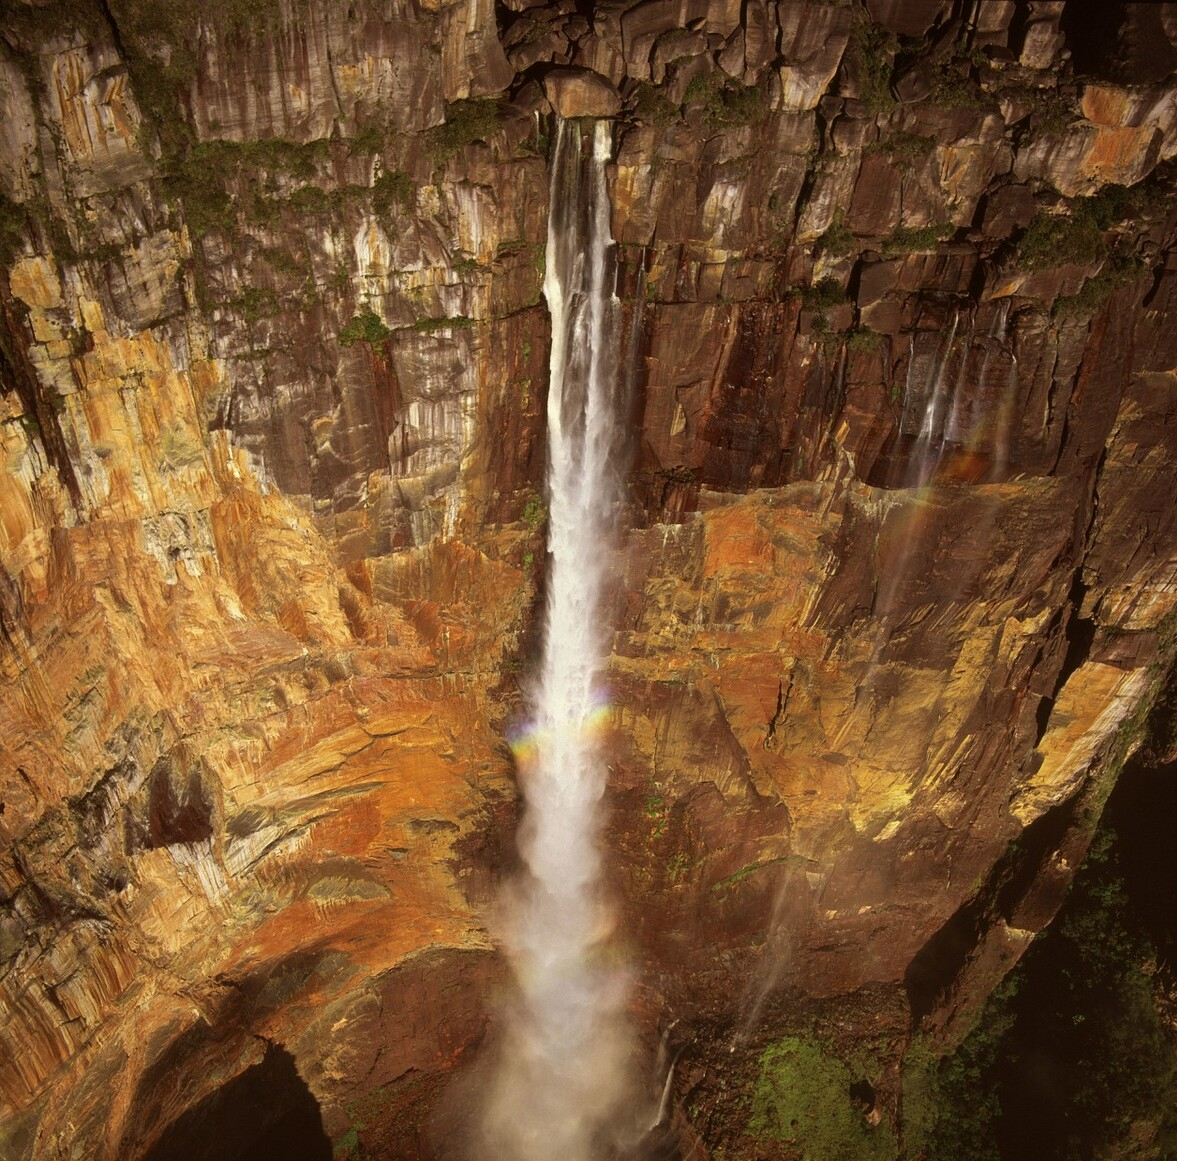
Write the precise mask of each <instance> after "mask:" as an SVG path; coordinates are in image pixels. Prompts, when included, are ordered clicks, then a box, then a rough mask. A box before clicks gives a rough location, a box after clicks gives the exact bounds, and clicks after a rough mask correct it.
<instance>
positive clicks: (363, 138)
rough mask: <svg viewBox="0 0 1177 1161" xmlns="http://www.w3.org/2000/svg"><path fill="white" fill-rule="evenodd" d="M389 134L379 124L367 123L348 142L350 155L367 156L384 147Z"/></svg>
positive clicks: (378, 151)
mask: <svg viewBox="0 0 1177 1161" xmlns="http://www.w3.org/2000/svg"><path fill="white" fill-rule="evenodd" d="M386 136H387V134H386V133H385V131H384V130H383V129H382V128H381V127H380V126H379V125H365V126H364V128H363V129H361V130H360V131H359V132H358V133H357V134H356V135H355V136H354V137H353V138H352V139H351V140H350V141H349V142H348V143H347V152H348V156H349V157H367V156H369V155H371V154H374V153H380V152H381V151H382V150H383V149H384V140H385V137H386Z"/></svg>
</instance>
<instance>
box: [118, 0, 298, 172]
mask: <svg viewBox="0 0 1177 1161" xmlns="http://www.w3.org/2000/svg"><path fill="white" fill-rule="evenodd" d="M109 12H110V16H111V18H112V19H113V21H114V23H115V24H116V26H117V27H118V33H119V41H120V44H121V47H122V49H123V53H124V55H125V59H126V61H127V67H128V70H129V72H130V74H131V80H132V82H133V84H134V88H135V97H136V99H137V101H138V103H139V107H140V108H141V109H142V110H143V113H144V115H145V117H146V118H147V121H148V123H149V124H150V125H151V126H153V127H154V129H155V131H156V132H157V133H158V135H159V140H160V146H161V148H162V150H163V153H164V156H165V157H174V156H180V155H182V154H183V152H184V150H185V149H186V147H187V146H189V145H190V144H191V142H192V137H191V131H190V129H189V127H188V122H187V120H186V118H185V116H184V113H183V111H182V109H181V107H180V91H181V89H182V88H184V87H185V86H186V85H188V84H190V83H191V81H192V80H193V78H194V77H195V75H196V64H197V45H198V44H199V41H200V30H201V28H202V27H204V28H213V29H216V30H217V32H218V34H219V35H220V36H221V37H224V38H228V39H238V40H240V39H243V38H246V37H248V36H250V35H251V34H252V33H253V32H255V31H257V30H259V29H264V28H268V27H270V26H272V25H273V24H274V23H275V22H276V21H277V20H278V18H279V14H280V5H279V0H208V2H207V3H204V4H190V3H188V2H187V0H110V3H109Z"/></svg>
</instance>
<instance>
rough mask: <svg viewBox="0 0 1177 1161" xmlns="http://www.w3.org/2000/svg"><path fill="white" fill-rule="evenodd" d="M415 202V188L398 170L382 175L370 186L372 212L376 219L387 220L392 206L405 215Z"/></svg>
mask: <svg viewBox="0 0 1177 1161" xmlns="http://www.w3.org/2000/svg"><path fill="white" fill-rule="evenodd" d="M416 202H417V187H416V186H415V185H413V180H412V178H410V177H409V175H408V174H407V173H402V172H401V171H400V170H399V169H393V170H390V171H389V172H387V173H382V174H381V175H380V176H379V177H378V178H377V179H376V181H375V182H374V183H373V185H372V210H373V211H374V213H375V214H376V216H377V217H378V218H387V217H388V216H389V215H390V214H391V213H392V210H393V207H394V206H396V207H399V208H400V210H401V211H402V212H403V213H406V214H407V213H408V212H409V211H410V210H412V208H413V206H414V205H415V204H416Z"/></svg>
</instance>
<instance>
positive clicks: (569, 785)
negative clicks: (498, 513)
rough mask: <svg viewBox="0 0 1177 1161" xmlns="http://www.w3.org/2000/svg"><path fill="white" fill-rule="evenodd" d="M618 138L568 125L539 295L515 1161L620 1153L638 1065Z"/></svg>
mask: <svg viewBox="0 0 1177 1161" xmlns="http://www.w3.org/2000/svg"><path fill="white" fill-rule="evenodd" d="M610 149H611V133H610V126H609V124H608V123H607V122H598V123H596V124H595V125H593V126H592V128H587V127H585V126H583V125H581V124H578V123H566V122H564V121H560V122H559V123H558V128H557V132H556V139H555V145H554V150H553V164H552V178H551V209H550V212H549V222H548V240H547V270H546V275H545V279H544V294H545V296H546V298H547V301H548V306H549V309H550V311H551V316H552V353H551V363H550V367H551V385H550V388H549V396H548V412H547V419H548V479H547V488H548V503H549V532H548V553H549V570H550V571H549V576H548V587H547V607H546V610H545V623H544V644H543V655H542V660H541V663H540V667H539V673H538V676H537V679H536V681H535V685H534V688H533V689H532V690H531V693H530V699H529V700H530V710H531V715H532V716H531V725H530V728H529V730H528V731H527V734H526V737H525V739H524V740H522V741H520V742H517V743H516V755H517V758H518V765H519V775H520V779H519V780H520V785H521V788H522V790H523V795H524V799H525V802H526V813H525V817H524V820H523V824H522V827H521V831H520V837H519V848H520V853H521V855H522V857H523V861H524V863H525V865H526V874H525V875H524V876H523V877H522V878H521V880H520V881H519V882H517V883H516V884H515V887H514V890H513V891H512V892H511V894H510V896H509V898H508V901H507V919H506V930H505V932H504V937H505V942H506V945H507V949H508V952H509V954H510V958H511V962H512V966H513V968H514V973H515V980H516V985H517V995H516V997H515V1000H514V1003H513V1004H512V1006H511V1009H510V1010H509V1012H508V1014H507V1021H506V1029H505V1033H504V1045H503V1051H502V1058H501V1060H500V1062H499V1065H498V1070H497V1073H496V1075H495V1078H494V1081H493V1084H492V1086H491V1087H492V1092H491V1095H490V1099H489V1102H488V1109H487V1115H486V1119H485V1124H484V1128H485V1132H486V1139H487V1146H488V1148H489V1149H490V1151H491V1152H492V1153H493V1155H494V1156H496V1157H500V1158H502V1159H503V1161H592V1159H593V1158H596V1157H598V1156H601V1155H603V1154H605V1153H610V1152H615V1151H616V1148H617V1136H616V1135H617V1134H618V1133H619V1132H620V1131H621V1126H620V1123H619V1122H620V1120H621V1118H620V1117H619V1111H620V1110H621V1108H622V1107H623V1105H624V1104H625V1103H626V1100H627V1098H628V1096H629V1088H630V1086H629V1085H628V1084H627V1083H626V1074H627V1066H628V1062H629V1058H630V1054H631V1049H630V1043H631V1042H630V1036H629V1033H628V1027H627V1024H626V1021H625V1019H624V1014H623V1008H624V1002H625V995H626V984H625V978H624V973H623V972H622V971H621V970H620V969H618V968H617V967H616V966H614V965H613V964H611V963H610V961H609V957H608V956H607V955H605V954H604V950H603V944H604V941H605V937H606V935H607V932H608V929H609V922H610V921H609V913H608V908H607V906H606V904H605V902H604V900H603V898H602V892H601V884H600V878H601V874H600V870H601V856H600V852H599V850H598V848H597V837H598V832H599V829H600V821H599V815H598V804H599V800H600V798H601V796H602V793H603V791H604V783H605V770H604V762H603V759H602V757H601V755H600V753H599V750H598V744H597V741H596V734H597V732H598V731H597V730H596V728H595V726H596V722H597V721H598V720H599V717H600V709H601V705H602V700H603V699H602V691H601V687H600V682H599V677H598V673H599V669H600V667H601V665H602V662H603V658H604V656H605V654H606V653H607V627H606V626H605V625H604V624H603V613H602V608H601V606H602V594H603V589H604V585H605V581H606V568H607V562H608V552H607V546H608V544H609V542H610V540H611V539H612V538H613V535H614V526H615V522H616V513H617V510H618V498H619V489H618V484H617V471H616V465H615V459H616V457H615V446H616V444H617V442H618V423H617V399H616V395H617V378H618V374H617V372H618V368H617V329H618V328H617V316H618V313H619V304H618V300H617V298H616V297H615V295H614V292H613V287H614V281H615V272H614V265H613V242H612V239H611V237H610V232H609V218H610V205H609V199H608V194H607V191H606V186H605V167H606V165H607V163H608V160H609V157H610Z"/></svg>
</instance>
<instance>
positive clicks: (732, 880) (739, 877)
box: [711, 855, 796, 891]
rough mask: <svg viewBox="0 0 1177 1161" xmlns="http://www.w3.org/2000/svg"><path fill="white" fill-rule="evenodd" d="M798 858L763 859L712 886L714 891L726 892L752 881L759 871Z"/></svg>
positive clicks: (789, 856)
mask: <svg viewBox="0 0 1177 1161" xmlns="http://www.w3.org/2000/svg"><path fill="white" fill-rule="evenodd" d="M795 858H796V856H794V855H779V856H778V857H777V858H775V859H762V860H760V861H758V862H755V863H749V864H748V865H747V866H746V867H741V868H740V869H739V870H738V871H736V872H735V874H733V875H728V876H727V878H726V879H720V880H719V882H718V883H713V884H712V885H711V890H712V891H726V890H727V889H728V888H729V887H734V886H735V885H736V884H737V883H742V882H743V881H744V880H745V879H750V878H751V877H752V876H753V875H755V874H756V872H757V871H763V870H764V869H765V867H779V866H781V865H782V864H783V863H788V862H791V861H793V860H794V859H795Z"/></svg>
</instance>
